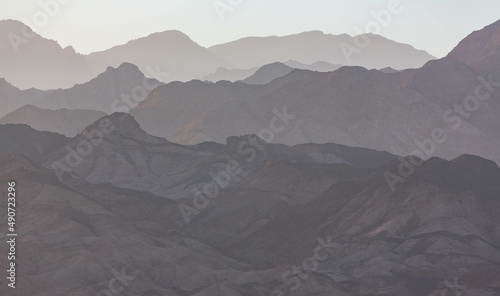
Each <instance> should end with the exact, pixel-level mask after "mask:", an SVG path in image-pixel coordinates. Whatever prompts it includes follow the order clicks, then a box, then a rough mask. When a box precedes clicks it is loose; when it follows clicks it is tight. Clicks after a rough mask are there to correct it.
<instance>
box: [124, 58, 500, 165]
mask: <svg viewBox="0 0 500 296" xmlns="http://www.w3.org/2000/svg"><path fill="white" fill-rule="evenodd" d="M457 63H459V64H456V65H455V66H458V68H460V67H462V68H464V69H465V70H462V71H461V70H458V71H455V70H454V68H453V67H451V68H450V67H448V66H447V65H446V64H447V63H446V60H443V61H436V62H433V63H430V64H429V65H428V66H427V65H426V67H423V68H422V69H418V70H407V71H403V72H397V73H392V74H386V73H383V72H380V71H377V70H371V71H368V70H366V69H364V68H361V67H343V68H341V69H339V70H336V71H334V72H331V73H318V72H311V71H306V70H294V71H292V72H291V73H289V74H287V75H285V76H284V77H281V78H278V79H275V80H273V81H272V82H271V83H268V84H266V85H251V86H249V85H243V84H241V83H229V82H219V83H215V84H210V83H203V82H201V81H192V82H189V83H185V84H181V83H172V84H168V85H165V86H162V87H159V88H157V89H156V90H155V91H153V92H152V93H151V94H150V96H149V97H148V98H147V99H146V100H145V101H143V102H142V103H140V104H139V105H138V106H137V107H135V108H134V109H132V110H131V114H132V115H133V116H134V117H135V118H136V119H137V121H138V122H139V124H141V126H142V127H143V128H144V130H145V131H146V132H148V133H151V134H153V135H156V136H161V137H164V138H167V139H168V140H170V141H173V142H177V143H182V144H196V143H199V142H203V141H207V140H208V141H216V142H219V143H224V141H225V139H226V138H227V137H228V136H231V135H241V134H258V133H259V132H262V131H263V130H264V131H265V129H270V124H271V121H272V120H273V118H276V117H277V115H276V114H283V113H284V112H285V109H286V113H288V114H291V115H290V118H287V119H286V120H285V122H282V121H281V120H280V119H278V121H277V122H274V125H275V130H276V131H278V132H273V133H272V137H271V136H269V133H268V134H267V137H268V138H270V139H271V140H272V141H273V142H274V143H284V144H288V145H295V144H300V143H328V142H333V143H339V144H344V145H348V146H355V147H364V148H370V149H376V150H381V151H389V152H391V153H394V154H399V155H409V154H412V153H418V155H419V156H420V157H422V158H426V157H429V156H440V157H445V158H448V159H452V158H454V157H457V156H459V155H461V154H463V153H471V154H476V155H481V156H483V157H486V158H489V159H494V160H495V161H500V159H498V155H497V152H496V151H498V148H500V138H497V137H496V134H497V133H498V132H497V129H496V128H494V126H497V125H495V124H496V123H497V122H498V119H497V117H496V116H495V114H497V113H496V112H495V111H494V110H498V108H497V107H496V105H498V104H497V103H495V100H492V101H491V103H489V102H488V103H486V104H484V105H482V106H480V108H481V110H483V111H477V112H476V114H474V118H476V117H478V118H482V120H488V122H487V123H486V124H484V125H480V124H476V123H477V122H476V121H472V122H469V121H466V120H462V121H461V122H460V124H459V125H458V126H457V122H456V121H458V120H459V119H457V118H455V117H453V116H456V114H455V113H453V112H452V113H449V111H448V109H452V111H453V108H454V107H453V104H454V102H455V101H457V102H460V100H459V99H458V100H457V98H466V94H468V92H470V91H472V92H474V89H475V88H476V82H475V81H477V76H475V75H474V74H475V71H474V70H472V69H469V68H468V67H467V66H466V65H464V64H462V63H460V62H459V61H457ZM441 64H443V65H441ZM434 65H436V67H434ZM460 65H461V66H460ZM433 68H434V69H433ZM455 68H457V67H455ZM428 69H429V70H428ZM467 69H469V70H470V71H469V72H467V71H468V70H467ZM426 71H427V72H429V73H427V72H426ZM446 73H454V74H453V76H446V75H441V74H446ZM459 75H462V76H464V77H463V79H462V80H459V79H458V78H457V76H459ZM433 77H434V78H435V79H434V78H433ZM455 78H457V79H456V80H453V79H455ZM455 81H456V82H455ZM478 84H479V82H478ZM462 100H463V99H462ZM283 123H287V124H286V125H283ZM436 129H439V130H438V131H441V133H444V134H445V135H446V140H444V141H442V139H438V141H440V142H442V143H434V144H435V145H433V146H431V147H427V148H425V147H423V144H422V143H427V142H429V141H430V140H428V139H432V137H433V136H432V134H433V133H435V131H436ZM432 141H434V139H433V140H432ZM434 142H435V141H434ZM422 147H423V148H422ZM494 147H496V148H494ZM417 150H418V151H417ZM419 151H420V152H419ZM426 154H428V155H426Z"/></svg>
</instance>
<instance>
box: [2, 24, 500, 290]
mask: <svg viewBox="0 0 500 296" xmlns="http://www.w3.org/2000/svg"><path fill="white" fill-rule="evenodd" d="M3 28H8V29H9V30H11V31H5V30H3ZM22 28H23V27H22V24H20V23H19V22H13V21H0V29H1V30H0V39H1V40H2V43H0V46H1V47H0V49H1V50H2V51H1V52H2V53H3V52H4V50H6V51H9V50H12V49H13V48H10V49H9V46H5V42H3V41H5V40H7V41H6V42H7V44H9V45H10V41H9V40H8V38H9V35H8V34H9V32H13V31H14V32H15V30H18V33H19V34H23V33H22V31H19V30H22ZM499 32H500V21H498V22H496V23H494V24H492V25H490V26H488V27H486V28H484V29H482V30H479V31H476V32H474V33H472V34H471V35H469V36H468V37H466V38H465V39H464V40H463V41H462V42H460V44H458V45H457V47H456V48H455V49H454V50H453V51H452V52H451V53H450V54H449V55H448V56H446V57H444V58H442V59H437V60H433V58H432V57H430V56H429V55H428V54H426V53H425V52H422V51H417V50H415V49H414V48H412V47H410V46H408V45H403V44H399V43H395V42H393V41H390V40H387V39H385V38H383V37H380V36H374V35H370V36H369V37H370V38H371V40H372V45H373V47H372V46H369V47H367V48H365V49H364V50H363V51H362V52H361V53H359V54H357V55H355V56H352V60H351V62H350V63H351V64H352V65H350V66H345V63H344V62H342V61H341V59H342V58H345V56H343V54H342V53H341V51H340V52H339V44H340V43H341V42H346V43H349V42H352V37H350V36H348V35H337V36H334V35H329V34H323V33H321V32H318V31H313V32H306V33H301V34H296V35H291V36H284V37H262V38H253V37H252V38H245V39H242V40H237V41H234V42H230V43H228V44H223V45H218V46H214V47H211V48H208V49H207V48H204V47H202V46H199V45H198V44H196V43H195V42H193V41H192V40H190V39H189V38H188V37H187V36H186V35H184V34H182V33H181V32H178V31H167V32H163V33H154V34H152V35H150V36H148V37H145V38H140V39H138V40H134V41H130V42H129V43H127V44H125V45H121V46H117V47H114V48H112V49H110V50H107V51H103V52H99V53H94V54H91V55H88V56H81V55H78V54H76V53H74V52H72V51H71V49H61V48H60V47H59V46H58V45H57V43H56V42H54V41H49V40H46V39H44V38H42V37H40V36H37V35H36V36H35V37H32V39H29V42H28V43H25V42H21V44H20V45H19V46H20V47H19V49H20V51H21V50H23V48H25V49H24V50H26V52H24V53H19V56H13V55H12V53H10V54H11V55H9V54H6V55H3V54H2V55H0V59H2V60H1V61H0V62H2V67H0V77H2V75H3V76H5V79H4V80H0V104H1V106H2V109H1V112H2V113H0V114H1V117H2V118H1V119H0V137H1V139H2V140H1V141H0V190H1V191H2V192H8V189H7V186H8V182H11V181H12V180H14V181H15V182H16V190H17V191H16V192H17V194H18V195H17V200H16V201H17V206H16V215H17V216H16V218H17V220H16V230H17V233H18V236H17V242H18V244H17V253H18V258H17V260H16V267H17V270H16V274H17V281H18V283H17V287H16V289H15V290H14V289H10V288H8V286H7V278H6V277H0V295H13V296H26V295H32V296H46V295H51V296H52V295H74V296H77V295H108V294H109V295H115V294H123V295H141V296H159V295H162V296H163V295H168V296H214V295H219V296H270V295H271V296H309V295H311V296H312V295H314V296H331V295H341V296H344V295H345V296H350V295H360V296H400V295H405V296H436V295H451V294H453V293H455V294H456V295H458V294H460V295H488V296H495V295H500V215H499V209H500V167H499V164H500V155H499V154H498V151H500V130H499V129H498V127H499V126H500V117H499V116H498V114H499V112H500V70H499V68H498V67H497V65H499V63H498V62H499V61H500V58H499V57H500V56H499V52H500V33H499ZM11 37H12V35H11ZM2 38H3V39H2ZM5 38H7V39H5ZM38 45H39V46H41V48H42V50H40V51H39V52H38V51H36V50H35V49H33V48H35V47H36V46H38ZM52 55H56V56H58V57H55V56H52ZM28 56H29V58H28ZM7 58H10V59H12V60H13V61H11V60H7ZM52 58H53V64H51V67H52V68H51V69H53V71H47V68H45V69H38V70H37V71H39V72H36V73H30V74H29V75H28V74H26V73H29V71H31V68H32V67H34V68H36V67H42V66H44V65H45V66H47V64H49V62H47V61H43V62H42V60H44V59H47V60H48V61H52ZM73 58H75V61H79V62H78V63H80V62H82V63H83V64H78V63H77V62H74V63H73V62H69V61H67V59H70V60H71V59H73ZM4 59H5V60H6V61H5V62H6V63H5V64H4ZM29 59H32V60H33V64H30V63H29V62H27V61H29ZM38 59H39V60H40V62H37V60H38ZM65 59H66V60H65ZM125 59H126V60H125ZM65 61H66V62H67V63H66V62H65ZM44 63H45V64H44ZM75 63H76V64H75ZM357 64H360V65H363V67H362V66H356V65H357ZM3 65H5V68H4V67H3ZM75 65H77V66H78V65H79V66H81V68H78V67H79V66H78V67H76V68H73V71H74V72H78V74H75V75H72V74H71V73H70V72H66V71H69V70H68V69H69V68H71V67H73V66H75ZM157 66H158V67H157ZM16 67H19V68H16ZM47 67H48V66H47ZM373 68H376V69H380V70H376V69H373ZM75 69H79V70H78V71H76V70H75ZM80 69H81V71H80ZM99 69H100V70H99ZM35 70H36V69H35ZM42 70H45V72H43V73H46V74H45V76H44V77H41V75H42ZM150 70H151V71H153V72H154V73H156V74H155V75H152V74H151V73H148V72H150ZM16 71H17V72H16ZM167 72H168V75H166V74H167ZM23 73H24V74H26V75H25V76H23V75H22V74H23ZM92 73H94V74H92ZM37 75H38V76H37ZM78 75H80V76H78ZM86 76H88V77H87V78H85V77H86ZM147 76H154V77H153V78H148V77H147ZM164 77H168V78H166V80H164V79H165V78H164ZM9 78H12V80H13V81H10V80H9ZM193 78H199V79H201V80H198V79H193ZM30 79H32V80H30ZM37 79H39V80H37ZM78 79H83V81H79V82H78V83H79V84H77V85H74V86H73V83H74V82H73V81H76V80H78ZM169 79H173V80H181V81H171V82H169ZM202 80H203V81H202ZM10 83H12V84H10ZM59 83H62V84H66V86H65V87H64V88H59V86H57V88H58V89H53V90H38V89H36V88H31V87H33V86H40V88H42V89H46V87H42V85H45V86H49V85H51V84H59ZM19 84H25V87H22V86H19ZM35 84H36V85H35ZM13 85H16V86H18V87H16V86H13ZM20 88H29V89H27V90H21V89H20ZM48 88H56V87H48ZM54 132H57V133H54ZM7 206H8V205H7V203H5V202H4V203H0V212H2V213H3V214H1V215H0V216H1V218H2V221H7V217H8V215H7V214H6V213H7V212H8V211H7V208H6V207H7ZM7 227H8V225H7V223H0V239H2V240H6V239H7V236H6V235H5V234H6V233H7V232H8V229H7ZM7 248H8V245H7V244H0V254H4V255H5V254H6V253H7V252H8V250H7ZM4 255H2V256H0V265H1V266H2V268H3V266H4V264H5V263H6V262H7V260H6V259H5V258H6V256H4ZM5 266H7V265H5Z"/></svg>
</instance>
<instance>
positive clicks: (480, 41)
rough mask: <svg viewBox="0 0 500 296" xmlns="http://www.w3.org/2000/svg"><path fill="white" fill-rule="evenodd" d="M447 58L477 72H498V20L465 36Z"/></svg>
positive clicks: (499, 54)
mask: <svg viewBox="0 0 500 296" xmlns="http://www.w3.org/2000/svg"><path fill="white" fill-rule="evenodd" d="M449 56H453V57H456V58H458V59H459V60H460V61H462V62H463V63H465V64H467V65H469V66H471V67H472V68H474V69H476V70H477V71H482V72H488V73H492V72H500V62H499V61H500V20H498V21H496V22H495V23H493V24H491V25H489V26H486V27H485V28H483V29H481V30H478V31H475V32H473V33H472V34H470V35H469V36H467V37H466V38H465V39H464V40H462V42H460V43H459V44H458V45H457V47H455V48H454V49H453V51H452V52H451V53H450V54H449Z"/></svg>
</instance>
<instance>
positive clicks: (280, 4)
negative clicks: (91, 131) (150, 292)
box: [0, 0, 500, 57]
mask: <svg viewBox="0 0 500 296" xmlns="http://www.w3.org/2000/svg"><path fill="white" fill-rule="evenodd" d="M390 1H397V0H357V1H356V0H307V1H306V0H300V1H299V0H140V1H139V0H64V1H63V0H22V1H18V0H0V19H17V20H21V21H24V20H28V22H31V24H32V25H31V26H33V27H35V28H33V29H34V30H35V31H36V32H37V33H39V34H40V35H42V36H44V37H46V38H50V39H54V40H57V41H58V42H59V44H61V46H63V47H65V46H68V45H72V46H73V47H74V48H75V50H76V51H78V52H81V53H89V52H92V51H98V50H104V49H107V48H109V47H112V46H114V45H118V44H123V43H126V42H127V41H128V40H130V39H136V38H139V37H144V36H147V35H149V34H150V33H153V32H159V31H165V30H172V29H175V30H180V31H182V32H184V33H186V34H187V35H188V36H189V37H191V39H193V40H194V41H196V42H197V43H199V44H200V45H202V46H210V45H214V44H219V43H223V42H227V41H232V40H235V39H239V38H242V37H246V36H269V35H278V36H280V35H287V34H294V33H299V32H303V31H311V30H321V31H323V32H325V33H332V34H342V33H347V34H349V35H357V33H358V32H359V31H357V30H356V28H359V29H360V30H362V31H365V26H366V24H367V23H369V22H371V21H373V20H374V17H373V16H372V14H371V13H372V12H379V11H381V10H383V9H387V5H388V3H389V2H390ZM51 2H52V3H54V2H55V3H59V2H67V3H66V4H60V5H58V6H60V7H59V11H57V10H56V11H55V13H51V16H49V17H48V18H47V20H46V24H44V25H43V26H42V25H40V26H38V25H37V24H43V21H44V19H43V14H44V12H43V7H42V6H43V5H42V3H51ZM215 2H218V3H222V4H223V5H227V6H226V7H230V8H231V10H230V11H226V12H225V13H224V14H223V16H224V19H221V18H220V17H219V14H218V13H217V11H216V9H215V8H214V3H215ZM400 3H401V5H402V7H403V11H402V12H401V13H399V14H397V15H392V17H391V21H390V23H389V24H388V25H387V26H386V27H382V29H381V32H380V35H383V36H385V37H387V38H390V39H393V40H395V41H398V42H404V43H408V44H411V45H413V46H415V47H416V48H418V49H424V50H427V51H428V52H429V53H431V54H433V55H434V56H437V57H442V56H444V55H446V54H447V53H448V52H449V51H450V50H451V49H453V47H454V46H455V45H456V44H457V43H458V42H459V41H460V40H461V39H463V38H464V37H465V36H467V35H468V34H470V33H471V32H472V31H474V30H478V29H481V28H483V27H484V26H486V25H488V24H490V23H493V22H494V21H496V20H498V19H500V1H498V0H400ZM49 6H50V5H49ZM221 7H222V6H221ZM37 16H38V17H39V19H40V21H37V20H36V17H37ZM33 24H34V25H33Z"/></svg>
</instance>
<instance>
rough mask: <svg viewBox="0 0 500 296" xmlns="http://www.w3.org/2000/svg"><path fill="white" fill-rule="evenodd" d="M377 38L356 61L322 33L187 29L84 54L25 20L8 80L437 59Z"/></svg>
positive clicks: (12, 33)
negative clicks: (206, 42)
mask: <svg viewBox="0 0 500 296" xmlns="http://www.w3.org/2000/svg"><path fill="white" fill-rule="evenodd" d="M370 38H371V40H372V42H371V44H370V46H368V47H366V48H364V49H363V51H362V52H361V53H360V54H359V55H356V57H353V59H352V61H349V62H348V61H347V60H346V59H345V57H344V56H343V54H342V53H341V49H340V44H341V43H342V42H348V43H349V44H353V43H354V41H353V40H354V37H350V36H348V35H338V36H337V35H331V34H323V33H321V32H318V31H314V32H305V33H301V34H296V35H289V36H283V37H277V36H273V37H252V38H245V39H242V40H237V41H233V42H229V43H226V44H220V45H217V46H213V47H210V48H205V47H203V46H200V45H199V44H197V43H196V42H194V41H193V40H191V39H190V38H189V37H188V36H186V35H185V34H183V33H182V32H179V31H175V30H172V31H165V32H159V33H153V34H151V35H149V36H146V37H143V38H139V39H137V40H131V41H129V42H128V43H126V44H123V45H118V46H115V47H113V48H110V49H107V50H105V51H101V52H94V53H91V54H88V55H82V54H79V53H76V52H75V50H74V49H73V48H72V47H66V48H64V49H63V48H61V47H60V46H59V45H58V44H57V42H56V41H53V40H49V39H45V38H43V37H42V36H40V35H38V34H36V33H34V32H32V31H31V29H30V28H29V27H27V26H26V25H25V24H23V23H21V22H19V21H14V20H3V21H0V44H1V45H0V46H1V47H0V52H2V55H1V56H0V77H3V78H5V79H6V80H7V81H8V82H9V83H11V84H12V85H14V86H16V87H18V88H20V89H27V88H31V87H34V88H38V89H42V90H48V89H58V88H70V87H72V86H74V85H75V84H81V83H84V82H86V81H88V80H91V79H92V78H94V77H95V76H96V75H98V74H99V73H102V72H103V71H105V69H106V68H107V67H110V66H111V67H115V68H116V67H118V66H119V65H121V64H122V63H126V62H127V63H132V64H135V65H137V66H138V67H139V69H140V70H141V71H142V72H143V73H144V74H145V75H146V76H148V77H149V78H155V79H158V80H160V81H162V82H171V81H189V80H192V79H202V78H203V77H205V76H208V75H210V74H212V73H214V72H216V71H217V69H219V68H221V67H223V68H225V69H230V70H235V69H241V70H245V69H251V68H255V67H262V66H263V65H266V64H271V63H274V62H287V61H288V60H294V61H296V62H299V63H303V64H314V63H318V62H319V63H320V64H321V63H327V64H328V63H330V64H339V65H361V66H364V67H367V68H384V67H393V68H396V69H405V68H414V67H419V66H421V65H423V64H424V63H425V62H427V61H429V60H431V59H433V58H434V57H432V56H431V55H429V54H428V53H426V52H425V51H419V50H416V49H415V48H413V47H411V46H409V45H405V44H401V43H397V42H394V41H391V40H388V39H386V38H383V37H381V36H375V35H373V36H370ZM144 52H147V53H148V54H144ZM375 61H376V62H375ZM49 69H50V71H49ZM250 75H251V74H250ZM250 75H248V76H250Z"/></svg>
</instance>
